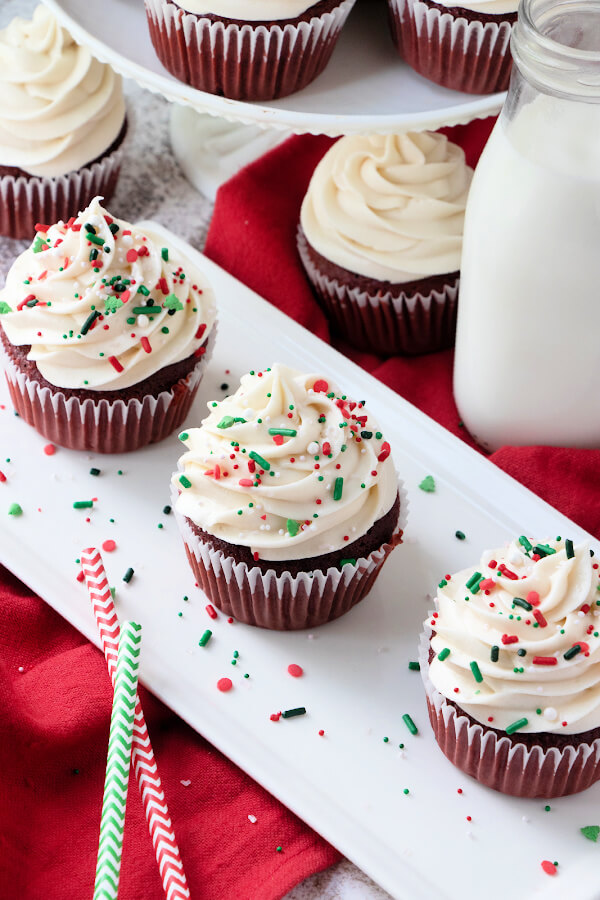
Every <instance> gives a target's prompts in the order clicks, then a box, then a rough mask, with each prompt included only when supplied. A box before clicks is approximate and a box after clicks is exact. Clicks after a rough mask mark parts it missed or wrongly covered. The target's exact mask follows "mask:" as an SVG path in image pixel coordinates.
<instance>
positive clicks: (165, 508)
mask: <svg viewBox="0 0 600 900" xmlns="http://www.w3.org/2000/svg"><path fill="white" fill-rule="evenodd" d="M170 512H171V507H170V506H168V505H167V506H163V513H164V515H165V516H168V515H169V513H170Z"/></svg>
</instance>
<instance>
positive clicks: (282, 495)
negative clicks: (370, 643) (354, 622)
mask: <svg viewBox="0 0 600 900" xmlns="http://www.w3.org/2000/svg"><path fill="white" fill-rule="evenodd" d="M208 407H209V411H210V414H209V416H208V418H206V419H204V421H203V423H202V426H201V427H200V428H194V429H190V430H189V431H187V432H186V433H185V434H181V435H180V439H181V440H182V441H183V442H184V443H185V444H186V445H187V447H188V451H187V452H186V453H185V454H184V455H183V456H182V458H181V459H180V462H179V472H177V473H175V475H174V476H173V489H174V493H175V495H176V496H175V510H176V513H177V517H178V522H179V524H180V527H181V530H182V534H183V539H184V542H185V547H186V552H187V556H188V560H189V562H190V565H191V567H192V570H193V572H194V576H195V578H196V579H197V581H198V583H199V584H200V586H201V588H202V590H203V591H204V592H205V593H206V595H207V596H208V598H209V599H210V600H211V602H212V603H214V604H215V606H217V607H218V608H219V609H221V610H222V611H223V612H224V613H225V614H226V615H230V616H234V617H235V618H236V619H238V620H239V621H242V622H246V623H247V624H249V625H259V626H261V627H263V628H271V629H278V630H292V629H299V628H312V627H314V626H316V625H322V624H324V623H325V622H328V621H331V620H332V619H335V618H337V617H338V616H341V615H343V614H344V613H345V612H347V611H348V610H349V609H350V608H351V607H352V606H354V605H355V604H356V603H358V602H359V601H360V600H362V599H363V597H364V596H365V595H366V594H367V593H368V592H369V590H370V589H371V587H372V585H373V583H374V581H375V579H376V578H377V576H378V574H379V572H380V570H381V567H382V566H383V564H384V562H385V560H386V559H387V557H388V555H389V554H390V553H391V551H392V549H393V548H394V547H395V546H396V544H399V543H401V541H402V534H403V529H404V526H405V523H406V515H407V500H406V495H405V493H404V491H403V489H402V486H401V485H399V482H398V478H397V475H396V471H395V469H394V464H393V462H392V459H391V456H390V447H389V444H388V442H387V441H386V440H385V435H383V434H382V433H381V432H380V431H379V430H378V429H377V425H376V423H375V422H374V421H373V419H372V416H371V415H370V414H368V413H367V410H366V408H365V404H364V402H362V401H361V402H360V403H355V402H354V401H352V400H350V399H348V398H347V397H346V396H345V395H340V393H339V392H337V391H336V390H335V389H334V388H333V387H331V385H330V383H329V380H328V379H325V378H323V377H321V376H318V375H314V374H313V375H302V374H300V373H299V372H295V371H294V370H292V369H289V368H287V367H286V366H282V365H274V366H273V367H272V368H270V369H265V370H264V371H261V372H251V373H250V374H249V375H245V376H244V377H243V378H242V381H241V386H240V388H239V389H238V390H237V391H236V393H235V394H233V395H232V396H230V397H227V398H226V399H225V400H223V401H221V402H220V403H209V405H208ZM232 448H233V449H232Z"/></svg>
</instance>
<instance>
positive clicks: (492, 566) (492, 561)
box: [488, 559, 498, 569]
mask: <svg viewBox="0 0 600 900" xmlns="http://www.w3.org/2000/svg"><path fill="white" fill-rule="evenodd" d="M497 565H498V563H497V562H496V560H495V559H490V561H489V563H488V569H495V568H496V566H497Z"/></svg>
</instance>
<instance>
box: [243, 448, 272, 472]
mask: <svg viewBox="0 0 600 900" xmlns="http://www.w3.org/2000/svg"><path fill="white" fill-rule="evenodd" d="M248 456H249V457H250V459H253V460H254V462H256V463H258V465H259V466H260V467H261V469H264V470H265V471H266V472H268V471H269V469H270V468H271V463H270V462H267V460H266V459H264V457H262V456H261V455H260V453H256V451H255V450H251V451H250V453H249V454H248Z"/></svg>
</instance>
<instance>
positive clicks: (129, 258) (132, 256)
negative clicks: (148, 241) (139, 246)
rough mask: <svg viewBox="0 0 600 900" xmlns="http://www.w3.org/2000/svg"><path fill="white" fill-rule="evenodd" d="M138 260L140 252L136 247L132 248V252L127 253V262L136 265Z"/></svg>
mask: <svg viewBox="0 0 600 900" xmlns="http://www.w3.org/2000/svg"><path fill="white" fill-rule="evenodd" d="M137 258H138V252H137V250H136V249H135V248H134V247H132V248H131V250H128V251H127V262H128V263H134V262H135V261H136V259H137Z"/></svg>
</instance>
